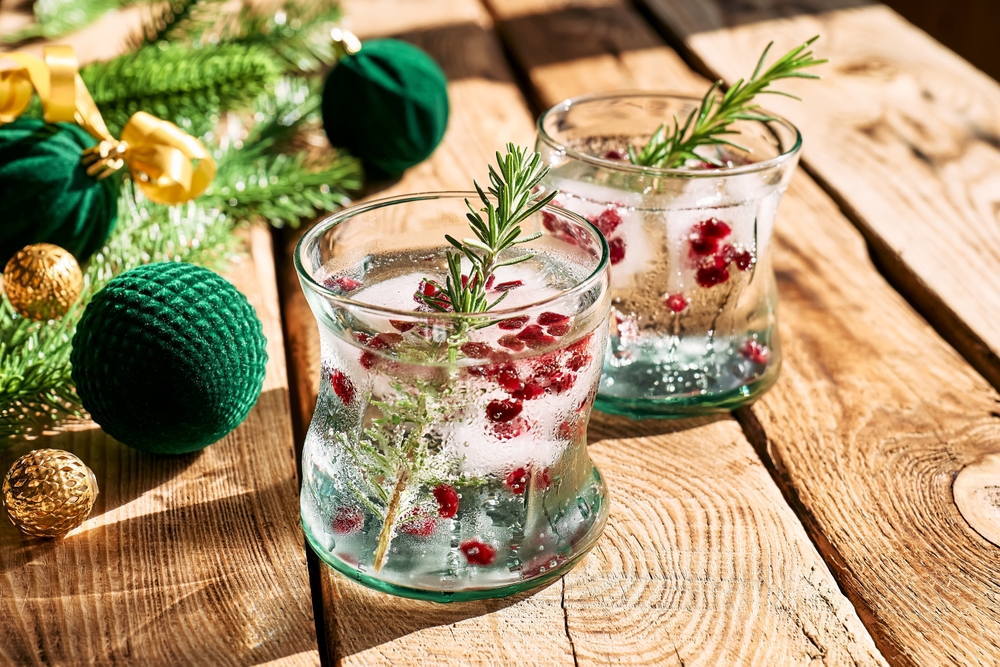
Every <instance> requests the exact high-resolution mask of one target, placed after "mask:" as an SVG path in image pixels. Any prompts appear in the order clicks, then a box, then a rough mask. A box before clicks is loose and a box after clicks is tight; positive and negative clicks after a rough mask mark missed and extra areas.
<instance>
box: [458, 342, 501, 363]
mask: <svg viewBox="0 0 1000 667" xmlns="http://www.w3.org/2000/svg"><path fill="white" fill-rule="evenodd" d="M461 349H462V352H463V353H465V356H467V357H470V358H472V359H487V358H489V356H490V352H492V351H493V348H492V347H490V346H489V344H487V343H466V344H465V345H463V346H462V348H461Z"/></svg>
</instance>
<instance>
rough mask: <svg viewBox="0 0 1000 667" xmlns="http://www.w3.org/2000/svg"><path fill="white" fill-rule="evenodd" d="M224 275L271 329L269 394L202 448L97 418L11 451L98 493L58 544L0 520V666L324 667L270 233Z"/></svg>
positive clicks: (2, 456) (254, 240) (2, 461)
mask: <svg viewBox="0 0 1000 667" xmlns="http://www.w3.org/2000/svg"><path fill="white" fill-rule="evenodd" d="M247 241H248V247H247V248H248V252H247V253H246V254H245V255H243V256H242V258H241V259H240V260H239V261H238V262H237V263H236V264H235V265H233V266H232V268H231V270H230V271H229V272H228V274H227V277H228V278H229V279H230V280H232V282H233V283H234V284H235V285H236V286H237V287H238V288H239V289H240V290H241V291H242V292H243V293H244V294H246V295H247V298H248V299H249V300H250V302H251V303H252V304H253V306H254V308H255V309H256V310H257V314H258V316H259V317H260V318H261V321H262V322H263V324H264V332H265V335H266V336H267V339H268V347H267V351H268V357H269V360H268V367H267V377H266V380H265V383H264V392H263V394H262V395H261V398H260V400H259V401H258V403H257V406H256V407H255V408H254V409H253V411H252V412H251V413H250V416H249V417H248V418H247V420H246V422H244V423H243V425H242V426H240V427H239V428H238V429H237V430H236V431H234V432H233V433H232V434H230V435H229V436H227V437H226V438H224V439H223V440H222V441H220V442H218V443H216V444H214V445H212V446H210V447H209V448H208V449H206V450H203V451H202V452H201V453H196V454H191V455H186V456H179V457H165V456H153V455H147V454H143V453H140V452H137V451H135V450H133V449H129V448H128V447H125V446H123V445H121V444H119V443H117V442H115V441H114V440H112V439H111V438H110V437H108V436H106V435H105V434H104V433H103V432H102V431H101V430H100V429H98V428H96V427H94V426H89V427H88V426H83V427H80V428H76V429H73V430H69V431H65V432H61V433H57V434H55V435H51V436H45V437H43V438H41V439H39V440H35V441H32V442H25V443H21V444H19V445H16V446H14V447H12V448H9V449H4V450H3V451H0V468H2V470H4V471H6V470H7V469H8V468H9V467H10V465H11V463H13V461H14V459H15V458H17V457H18V456H20V455H22V454H24V453H25V452H27V451H30V450H31V449H35V448H38V447H55V448H59V449H65V450H68V451H71V452H74V453H75V454H77V455H78V456H79V457H80V458H82V459H83V460H84V461H85V462H86V463H87V464H88V465H89V466H90V467H91V468H92V469H93V470H94V473H95V474H96V476H97V479H98V483H99V484H100V489H101V493H100V495H99V496H98V499H97V504H96V505H95V507H94V512H93V514H92V515H91V517H90V518H89V519H88V520H87V522H86V523H84V525H83V526H81V527H80V528H78V529H77V530H75V531H74V532H73V533H71V534H70V535H69V536H68V537H66V538H65V539H64V540H61V541H43V540H37V539H29V538H26V537H24V536H22V535H21V533H20V532H18V531H17V530H16V529H15V528H14V527H13V526H12V525H11V524H10V522H8V521H7V520H6V519H4V520H3V521H0V663H3V664H11V665H83V664H108V663H112V662H114V663H125V664H143V665H179V664H201V663H204V661H205V660H206V658H207V657H209V656H210V660H211V662H212V664H216V665H240V666H241V665H247V664H257V663H265V662H270V661H274V662H275V664H282V665H314V664H318V662H319V657H318V652H317V649H316V633H315V625H314V623H313V618H312V608H311V602H310V592H309V580H308V573H307V571H306V566H305V553H304V551H303V544H302V535H301V531H300V529H299V527H298V525H297V522H296V520H295V517H296V515H297V511H298V510H297V502H296V498H297V490H298V482H297V479H296V475H295V453H294V447H293V440H292V433H291V421H290V417H289V405H288V394H287V380H286V377H285V368H284V349H283V346H282V339H281V328H280V311H279V306H278V300H277V293H276V287H275V285H276V284H275V275H274V269H273V253H272V248H271V243H270V239H269V235H268V232H267V231H265V230H263V229H255V230H253V231H252V232H251V233H250V234H249V237H248V239H247Z"/></svg>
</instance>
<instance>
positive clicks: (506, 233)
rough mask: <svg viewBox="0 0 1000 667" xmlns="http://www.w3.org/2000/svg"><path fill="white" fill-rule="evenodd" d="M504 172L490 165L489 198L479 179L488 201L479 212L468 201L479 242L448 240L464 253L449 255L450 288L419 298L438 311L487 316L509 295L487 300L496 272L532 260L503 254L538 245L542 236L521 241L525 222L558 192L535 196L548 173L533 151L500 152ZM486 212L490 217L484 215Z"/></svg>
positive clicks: (483, 198) (499, 162)
mask: <svg viewBox="0 0 1000 667" xmlns="http://www.w3.org/2000/svg"><path fill="white" fill-rule="evenodd" d="M497 166H498V167H499V172H498V171H497V170H496V169H494V168H493V166H492V165H490V187H489V190H488V192H489V194H490V195H492V196H493V198H495V199H496V204H494V203H493V200H492V199H491V198H490V197H489V195H487V193H486V192H484V191H483V188H482V187H481V186H480V185H479V183H478V182H477V181H473V183H474V184H475V186H476V192H478V193H479V198H480V200H481V201H482V203H483V207H482V208H481V209H479V210H478V211H477V210H476V209H475V207H474V206H473V205H472V202H470V201H469V200H468V199H466V200H465V204H466V206H468V208H469V213H467V214H466V217H467V218H468V220H469V227H470V228H471V229H472V232H473V234H475V238H464V239H462V240H461V241H459V240H457V239H455V238H454V237H452V236H450V235H445V239H446V240H447V241H448V243H450V244H451V245H453V246H454V247H455V248H457V249H458V252H449V253H448V276H447V278H446V280H445V284H444V286H441V285H438V284H437V283H434V282H431V284H433V285H434V286H435V287H436V288H437V289H438V291H437V292H436V293H435V294H433V295H427V294H424V293H422V292H418V296H419V297H420V298H421V299H422V300H423V302H424V303H426V304H427V305H428V306H430V307H431V308H434V309H435V310H437V311H440V312H445V311H452V310H453V311H454V312H456V313H484V312H486V311H488V310H491V309H493V308H495V307H496V306H497V304H499V303H500V302H501V301H503V299H504V297H505V296H507V292H504V293H503V294H501V295H500V296H499V297H498V298H497V299H496V300H495V301H493V302H492V303H490V302H489V300H488V299H487V296H486V290H487V283H488V282H489V281H490V279H491V278H492V277H493V272H494V271H496V270H497V269H498V268H500V267H502V266H511V265H513V264H518V263H520V262H523V261H525V260H528V259H530V258H531V254H530V253H524V254H521V255H518V256H516V257H512V258H509V259H505V260H503V261H501V260H500V254H501V253H502V252H504V251H505V250H507V249H509V248H512V247H513V246H515V245H519V244H522V243H528V242H530V241H534V240H535V239H537V238H538V237H539V236H541V234H539V233H536V234H532V235H531V236H527V237H524V238H521V227H520V224H521V223H522V222H523V221H524V220H525V219H527V218H528V217H529V216H531V215H533V214H534V213H536V212H537V211H539V210H540V209H541V208H542V207H543V206H545V205H546V204H548V203H549V202H550V201H552V200H553V199H554V198H555V196H556V193H555V192H550V193H548V194H547V195H545V196H543V197H542V198H540V199H535V198H534V190H535V187H536V186H537V185H538V184H539V183H540V182H541V180H542V179H543V178H544V177H545V174H547V173H548V171H549V169H548V167H547V166H545V165H543V164H542V161H541V156H540V155H539V154H538V153H530V154H529V153H528V152H527V149H525V148H521V147H519V146H515V145H514V144H512V143H509V144H507V153H506V155H501V154H500V152H499V151H498V152H497ZM481 213H482V214H485V215H486V217H485V219H484V218H483V216H482V215H481ZM462 257H466V258H468V260H469V262H471V263H472V269H471V271H470V273H469V275H468V276H465V277H463V275H462Z"/></svg>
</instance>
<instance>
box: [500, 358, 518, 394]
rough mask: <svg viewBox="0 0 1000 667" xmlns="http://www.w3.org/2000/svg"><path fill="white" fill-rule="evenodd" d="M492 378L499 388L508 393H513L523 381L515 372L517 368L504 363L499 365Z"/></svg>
mask: <svg viewBox="0 0 1000 667" xmlns="http://www.w3.org/2000/svg"><path fill="white" fill-rule="evenodd" d="M493 379H494V380H496V383H497V384H498V385H500V388H501V389H503V390H504V391H506V392H508V393H513V392H515V391H517V390H519V389H520V388H521V387H522V386H524V383H523V382H521V378H520V376H518V374H517V370H516V369H515V368H514V366H513V365H511V364H504V365H503V366H501V367H500V368H499V369H498V370H497V372H496V374H495V375H494V378H493Z"/></svg>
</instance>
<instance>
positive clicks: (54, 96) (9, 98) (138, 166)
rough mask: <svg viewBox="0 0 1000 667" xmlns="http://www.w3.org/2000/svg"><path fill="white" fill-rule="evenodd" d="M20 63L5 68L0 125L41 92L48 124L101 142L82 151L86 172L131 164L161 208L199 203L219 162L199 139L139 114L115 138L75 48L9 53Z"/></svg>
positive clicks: (103, 173) (104, 172) (103, 172)
mask: <svg viewBox="0 0 1000 667" xmlns="http://www.w3.org/2000/svg"><path fill="white" fill-rule="evenodd" d="M0 59H10V60H13V61H14V62H15V63H17V64H18V67H16V68H13V69H5V70H0V125H3V124H4V123H10V122H13V121H14V120H15V119H16V118H17V117H18V116H20V115H21V114H22V113H24V110H25V109H27V108H28V104H29V103H30V102H31V96H32V94H33V93H37V94H38V97H39V99H41V101H42V107H43V108H44V110H45V121H46V122H48V123H61V122H76V123H77V124H79V125H80V126H81V127H82V128H83V129H85V130H86V131H87V132H88V133H90V135H91V136H93V137H94V138H95V139H97V140H98V141H99V142H100V143H98V144H97V145H96V146H94V147H93V148H88V149H87V150H85V151H84V152H83V163H84V164H86V165H88V168H87V173H88V174H91V175H96V176H97V177H98V178H105V177H107V176H108V175H110V174H111V173H113V172H114V171H117V170H118V169H121V168H122V166H123V165H125V164H128V168H129V171H130V172H132V177H133V178H134V179H135V182H136V183H138V184H139V187H140V188H142V191H143V192H144V193H145V195H146V196H147V197H148V198H149V199H151V200H152V201H154V202H157V203H159V204H180V203H182V202H186V201H188V200H190V199H194V198H195V197H197V196H198V195H200V194H201V193H202V192H204V191H205V188H207V187H208V184H209V183H211V182H212V179H213V178H214V177H215V161H213V160H212V157H211V156H210V155H209V153H208V151H207V150H205V147H204V146H202V145H201V142H199V141H198V140H197V139H195V138H194V137H192V136H191V135H189V134H187V133H186V132H184V130H182V129H180V128H179V127H177V126H176V125H174V124H173V123H169V122H167V121H165V120H160V119H159V118H156V117H155V116H151V115H150V114H148V113H146V112H144V111H140V112H139V113H137V114H135V115H134V116H132V117H131V118H130V119H129V121H128V123H126V124H125V127H124V128H123V129H122V138H121V140H117V139H115V138H114V137H112V136H111V133H110V132H109V131H108V128H107V126H106V125H105V124H104V119H103V118H101V112H100V111H98V110H97V104H95V103H94V98H92V97H91V96H90V92H89V91H88V90H87V87H86V86H85V85H84V83H83V79H81V78H80V75H79V73H78V71H77V69H78V68H77V62H76V55H75V54H74V53H73V47H71V46H47V47H45V52H44V58H38V57H37V56H33V55H30V54H27V53H4V54H0Z"/></svg>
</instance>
